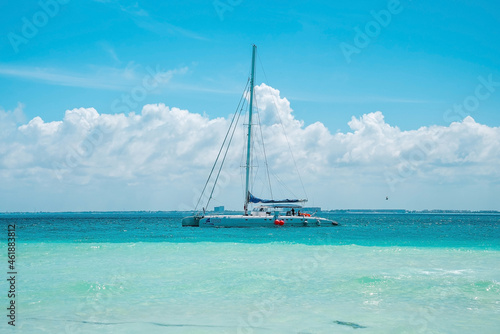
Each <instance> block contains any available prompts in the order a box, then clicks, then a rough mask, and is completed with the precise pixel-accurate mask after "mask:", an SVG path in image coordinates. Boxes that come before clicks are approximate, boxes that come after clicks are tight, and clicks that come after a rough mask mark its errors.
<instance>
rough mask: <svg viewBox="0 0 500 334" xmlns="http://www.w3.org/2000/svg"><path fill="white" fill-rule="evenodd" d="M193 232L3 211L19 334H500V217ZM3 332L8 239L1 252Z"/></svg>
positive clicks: (344, 219)
mask: <svg viewBox="0 0 500 334" xmlns="http://www.w3.org/2000/svg"><path fill="white" fill-rule="evenodd" d="M323 216H324V217H326V218H332V219H334V220H336V221H338V222H339V223H340V224H341V225H340V226H337V227H325V228H322V227H320V228H282V227H276V228H270V229H267V228H256V229H199V228H185V227H184V228H183V227H181V226H180V218H181V216H177V215H175V214H173V213H80V214H70V213H66V214H11V215H8V214H2V215H0V223H1V226H2V231H3V233H4V235H5V237H3V240H6V238H7V226H8V225H9V224H15V225H16V234H17V239H16V271H17V275H16V305H17V308H16V327H15V329H14V330H15V331H16V332H19V333H139V332H141V333H142V332H148V333H351V332H353V331H354V332H356V333H498V332H499V328H500V215H473V214H467V215H458V214H455V215H445V214H443V215H431V214H336V215H331V214H323ZM0 252H1V255H0V258H1V259H2V260H3V261H2V262H1V263H3V264H4V265H3V267H4V269H3V270H2V271H1V272H2V275H4V276H5V278H2V285H1V286H0V289H1V291H0V295H1V296H2V297H1V298H0V302H1V305H2V309H3V310H5V311H4V314H2V318H3V319H4V320H3V321H2V323H0V331H1V332H4V331H6V330H9V329H10V330H12V328H11V326H9V325H8V324H7V321H8V318H7V317H6V315H7V310H6V307H7V306H8V303H9V298H7V291H8V289H9V287H8V284H7V283H8V282H7V281H6V279H7V278H8V275H7V271H8V263H7V260H8V259H7V253H8V248H7V243H6V242H3V243H2V245H1V248H0Z"/></svg>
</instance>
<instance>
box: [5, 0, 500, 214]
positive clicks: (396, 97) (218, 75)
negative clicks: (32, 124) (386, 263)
mask: <svg viewBox="0 0 500 334" xmlns="http://www.w3.org/2000/svg"><path fill="white" fill-rule="evenodd" d="M0 13H1V14H0V16H1V20H0V30H1V31H2V39H1V40H0V111H3V113H4V114H5V115H8V117H10V118H12V117H14V116H15V117H14V118H15V120H14V121H13V122H14V123H15V124H16V126H17V128H19V126H22V125H23V124H24V125H25V124H27V123H28V122H29V121H30V120H33V119H34V118H35V117H40V118H41V119H42V120H43V121H44V122H45V124H49V123H50V122H60V121H63V119H65V115H66V113H67V111H68V110H73V109H78V108H94V109H95V110H96V111H97V112H98V113H99V114H101V115H117V114H124V115H128V114H129V113H130V112H134V113H135V114H141V110H142V108H143V107H144V106H145V105H149V104H158V103H163V104H165V105H166V106H169V107H171V108H172V107H177V108H180V109H183V110H188V111H189V113H193V114H199V115H204V116H205V117H207V119H212V120H214V119H216V118H218V117H222V118H227V117H228V115H229V114H231V113H232V112H234V109H235V107H236V104H237V102H238V99H239V96H240V94H241V91H242V89H243V87H244V85H245V80H246V77H247V75H248V72H249V61H250V51H251V45H252V44H256V45H257V46H258V54H259V62H258V69H257V71H258V80H257V84H261V83H263V82H265V83H266V84H267V85H269V86H271V87H273V88H274V89H277V90H279V96H280V97H281V98H286V99H287V100H288V101H289V102H290V105H291V109H293V116H294V118H295V119H296V120H299V121H302V122H303V124H302V126H303V127H304V128H306V127H307V126H309V125H313V124H315V122H321V123H322V124H323V125H324V126H325V127H326V128H327V129H328V131H329V133H330V134H332V135H334V134H347V133H349V132H354V130H353V129H352V127H351V126H350V125H349V124H348V123H349V122H351V121H352V119H353V117H354V118H355V119H363V115H369V114H370V115H375V114H374V113H375V112H377V111H380V112H381V113H382V115H383V122H385V124H388V125H390V126H391V127H393V128H397V129H398V130H400V131H403V132H411V131H417V130H418V129H421V128H422V127H427V128H431V127H433V126H438V127H443V129H445V128H446V129H448V127H450V125H451V123H452V122H460V121H462V120H463V119H464V118H465V117H466V116H468V115H469V116H471V117H472V118H473V120H474V121H475V122H476V123H477V124H480V125H484V126H486V127H488V128H493V129H494V128H497V127H499V126H500V113H499V106H500V71H499V69H500V34H499V32H500V31H499V26H500V25H499V23H500V4H498V3H497V2H493V1H443V2H434V1H416V0H413V1H403V0H402V1H355V2H340V1H334V2H331V1H308V2H304V1H287V2H281V1H279V2H278V1H276V2H272V1H271V2H270V1H266V2H264V1H257V0H253V1H247V0H242V1H238V0H232V1H229V0H220V1H211V0H208V1H181V2H157V1H113V0H99V1H97V0H96V1H77V0H73V1H67V0H64V1H63V0H60V1H57V0H49V1H47V0H42V1H24V2H23V5H22V6H19V5H18V4H17V3H14V2H8V3H6V2H3V3H2V4H1V5H0ZM370 29H371V30H370ZM363 35H364V37H363ZM346 45H347V46H346ZM346 47H348V48H349V49H347V50H351V51H352V50H353V48H354V49H356V50H357V51H356V52H354V53H349V52H347V54H346V51H345V50H346ZM261 66H262V67H263V69H264V71H265V75H264V72H263V71H262V70H261ZM151 73H162V75H163V78H164V80H163V81H162V82H161V84H159V85H155V87H154V88H151V89H149V88H148V89H146V90H144V89H143V90H140V89H141V87H142V88H144V80H147V78H149V76H150V75H151ZM134 92H135V93H136V94H139V92H141V94H142V95H136V98H135V99H133V101H132V103H128V104H127V103H125V99H126V98H125V96H127V95H128V96H130V95H131V94H133V93H134ZM144 92H145V93H144ZM263 94H264V93H263ZM269 94H271V93H269ZM478 94H479V95H478ZM457 110H461V111H457ZM5 117H7V116H5ZM5 117H4V120H3V122H4V126H6V125H5V124H7V123H8V122H7V120H6V119H7V118H5ZM374 117H375V116H374ZM375 119H377V120H378V121H380V119H378V118H377V117H375ZM378 121H377V122H378ZM54 124H55V123H54ZM377 124H382V123H380V122H379V123H377ZM12 131H14V130H12ZM5 133H7V132H5ZM9 133H10V132H9ZM12 136H13V137H9V138H7V137H6V138H7V139H5V140H6V142H7V143H10V144H12V145H13V143H18V140H19V137H15V136H14V135H12ZM16 138H17V139H16ZM25 139H26V138H25ZM23 140H24V139H23ZM26 140H28V139H26ZM75 145H78V144H75ZM398 152H399V151H398ZM351 153H352V152H351ZM468 153H469V154H470V153H472V152H468ZM2 154H4V157H6V156H7V155H6V154H7V153H5V150H4V152H3V153H2ZM395 154H396V153H395ZM397 154H400V153H397ZM485 154H486V155H488V154H490V155H493V156H495V155H494V154H493V153H492V152H491V151H490V152H489V153H488V152H486V153H485ZM5 159H7V158H5ZM131 159H133V157H131ZM339 159H340V158H339ZM30 161H31V160H30ZM338 161H340V160H338ZM338 161H337V162H338ZM187 163H189V162H187ZM481 163H484V161H482V162H481ZM482 166H483V167H484V165H482ZM337 167H338V166H337ZM5 168H6V167H5ZM419 171H421V170H420V169H419ZM476 172H477V171H475V170H471V171H470V173H471V174H470V175H473V174H475V173H476ZM27 173H28V172H27ZM30 173H35V172H33V171H31V172H30ZM415 174H418V173H415ZM5 175H9V176H8V177H9V182H10V181H12V182H14V181H15V177H19V178H20V179H19V180H21V179H22V180H25V179H26V175H24V176H19V175H18V176H12V175H11V174H5ZM30 175H31V174H30ZM92 175H93V174H92ZM325 175H326V174H325ZM107 176H108V177H109V175H107ZM4 177H7V176H4ZM353 177H354V176H353ZM497 177H498V176H497V175H496V174H494V175H493V174H485V179H484V180H482V181H481V182H485V184H486V186H484V187H482V188H481V187H480V188H479V189H483V190H484V189H486V188H487V190H485V191H483V193H484V194H488V196H490V195H491V194H495V195H498V182H499V180H498V178H497ZM12 178H14V179H12ZM90 179H91V181H89V182H87V183H85V184H84V185H83V186H81V187H80V188H78V189H80V190H81V189H83V188H85V187H90V188H88V189H87V188H85V189H87V190H88V193H91V192H92V191H91V190H90V189H91V187H93V186H94V187H99V184H100V183H99V182H100V181H99V182H98V181H96V180H95V179H94V178H92V177H91V178H90ZM19 180H18V181H19ZM353 180H354V179H353ZM462 180H464V179H462ZM59 181H60V180H59ZM135 181H137V180H135ZM135 181H134V182H135ZM476 181H477V180H476ZM23 182H24V181H23ZM26 182H27V183H26V184H25V186H26V189H31V188H30V187H34V188H36V189H37V190H36V191H35V192H38V193H39V195H38V196H39V197H37V198H38V199H35V198H33V201H34V202H36V201H38V200H41V199H40V198H41V197H43V196H42V194H44V193H46V191H45V190H42V189H41V188H40V189H39V188H38V183H33V184H30V183H29V182H28V181H26ZM33 182H35V181H33ZM137 182H139V181H137ZM450 182H451V183H452V184H453V187H460V182H459V181H453V182H452V181H450ZM463 182H465V181H463ZM467 182H470V184H471V185H472V184H474V185H475V186H477V185H478V184H480V182H479V181H478V182H479V183H478V182H475V181H474V180H473V179H471V180H469V181H467ZM6 183H8V182H4V184H6ZM70 183H71V182H70ZM132 183H133V182H132ZM139 183H140V182H139ZM382 183H383V182H382ZM386 183H387V182H386ZM58 184H59V183H58ZM332 186H336V185H335V184H332ZM371 186H373V187H375V189H376V190H374V193H376V192H379V193H381V194H382V193H384V198H385V193H390V190H388V189H387V184H385V185H382V184H379V185H370V187H371ZM75 187H76V186H75ZM117 187H118V188H117V189H121V190H123V191H124V192H127V191H128V190H124V189H122V188H119V186H118V185H117ZM384 187H385V188H384ZM453 187H452V186H449V187H448V188H447V187H446V186H443V187H440V188H439V192H443V194H446V193H447V191H446V189H449V192H453V191H452V190H451V189H454V188H453ZM485 187H486V188H485ZM68 189H69V190H68V191H71V190H74V189H76V188H71V187H70V188H68ZM432 189H433V188H432V187H431V188H425V189H424V188H422V189H420V190H418V191H416V190H415V191H416V193H419V192H421V193H424V192H428V191H433V190H432ZM470 189H471V190H470V191H473V190H472V188H470ZM474 189H476V188H474ZM350 191H352V189H351V190H350ZM412 191H413V190H412ZM474 191H477V189H476V190H474ZM22 194H23V191H22V190H19V198H16V199H12V201H13V202H12V203H13V204H12V205H11V207H12V208H16V210H17V209H19V210H23V209H25V210H32V209H33V207H32V206H35V207H37V208H41V209H47V210H64V209H94V208H95V209H116V208H118V209H123V208H122V207H115V206H113V205H111V204H110V205H108V206H106V205H104V206H100V205H95V203H94V202H92V201H91V200H90V199H89V201H88V205H81V206H73V205H72V204H71V203H70V204H65V205H61V206H58V205H54V201H55V200H54V201H52V202H50V203H48V202H46V201H42V202H43V203H45V204H39V205H31V204H30V205H22V204H20V203H21V202H22V200H21V199H20V198H21V197H22ZM33 196H35V195H33ZM54 196H55V197H53V198H54V199H55V198H56V197H57V196H56V195H54ZM103 196H104V195H103ZM352 196H353V198H356V194H355V193H353V194H352ZM484 196H485V198H487V197H488V196H487V195H484ZM48 198H49V200H47V201H50V198H52V197H50V196H48ZM481 198H482V197H481ZM481 201H482V200H481ZM14 202H15V203H14ZM131 203H135V204H137V205H136V206H134V209H140V208H141V207H145V206H148V205H147V204H146V201H144V202H141V200H139V199H136V200H135V202H133V201H132V202H131ZM341 203H343V204H342V205H343V206H344V207H345V206H350V204H349V202H345V204H344V202H341ZM409 203H412V201H411V199H410V198H407V199H406V200H405V201H403V202H401V203H394V205H395V206H396V207H398V208H400V207H404V208H413V207H414V208H426V206H428V204H425V203H423V202H421V203H420V204H418V205H414V206H413V207H412V205H411V204H409ZM433 203H434V202H433ZM454 203H455V202H452V203H447V202H446V201H445V202H443V203H442V205H439V203H438V205H437V206H440V208H461V207H462V204H456V203H455V204H454ZM460 203H462V202H460ZM321 204H322V205H324V206H328V205H329V204H328V203H327V202H321ZM382 204H383V205H387V204H386V203H381V204H380V205H382ZM391 204H392V203H391ZM429 204H432V203H429ZM141 205H142V206H141ZM339 205H340V204H339ZM377 205H378V204H376V203H374V202H371V200H370V198H366V199H364V200H361V201H357V202H354V203H353V204H352V206H354V207H366V208H371V207H374V206H375V207H376V206H377ZM466 205H467V202H466V201H465V202H463V206H466ZM495 205H496V204H494V203H493V201H491V202H488V203H487V204H484V205H483V206H481V205H480V204H477V205H472V207H473V208H481V209H488V208H493V207H495V208H496V209H500V208H499V207H498V206H495ZM330 206H331V207H333V208H336V207H337V206H338V205H333V204H332V205H330ZM124 208H127V207H124ZM153 208H158V209H161V205H160V204H158V205H156V206H153ZM464 208H467V207H464ZM8 209H9V207H6V208H2V207H0V210H8ZM164 209H173V208H172V207H165V208H164ZM174 209H175V208H174Z"/></svg>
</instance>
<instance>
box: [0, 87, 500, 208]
mask: <svg viewBox="0 0 500 334" xmlns="http://www.w3.org/2000/svg"><path fill="white" fill-rule="evenodd" d="M256 100H257V101H258V102H257V107H258V109H259V112H258V120H259V121H260V123H261V124H262V136H263V138H261V139H259V140H258V141H256V142H255V144H254V153H256V155H259V153H262V151H263V148H262V145H261V142H262V141H263V142H264V143H265V151H266V154H267V163H268V165H269V169H270V171H271V174H275V175H277V176H278V177H279V178H280V182H279V183H282V184H286V185H288V188H290V189H292V190H293V191H296V190H299V191H300V189H301V187H300V182H299V179H298V178H297V176H296V174H294V173H292V171H293V170H294V166H295V165H297V167H298V169H299V171H300V173H301V176H302V181H303V183H304V185H305V188H306V190H307V191H308V193H309V194H310V195H311V197H312V198H313V202H312V203H310V204H315V205H321V206H323V207H324V208H342V207H351V208H352V207H360V208H361V207H366V208H372V207H381V205H388V204H386V203H385V202H378V201H379V199H380V198H382V196H383V197H384V199H385V195H390V197H391V200H392V198H394V197H395V198H396V199H394V202H391V205H393V206H391V207H392V208H408V209H413V208H417V209H419V208H423V207H426V206H428V205H431V204H432V203H435V202H434V200H435V199H436V198H441V199H443V198H446V196H449V200H442V202H441V204H439V202H438V203H437V204H436V205H438V206H439V205H441V207H442V208H460V207H461V206H464V205H465V206H466V205H467V203H469V204H470V207H463V208H465V209H468V208H471V209H488V208H489V209H499V207H498V205H497V204H494V200H493V199H491V196H497V198H498V195H499V184H500V182H499V181H500V172H499V170H498V166H499V165H500V128H496V127H489V126H486V125H482V124H479V123H477V122H475V121H474V119H472V118H471V117H467V118H465V119H464V120H463V121H461V122H455V123H452V124H451V125H449V126H435V125H434V126H429V127H422V128H419V129H416V130H411V131H402V130H400V129H399V128H398V127H397V126H393V125H390V124H387V123H386V122H385V120H384V116H383V114H382V112H380V111H377V112H369V113H367V114H364V115H362V116H361V117H359V118H356V117H352V119H351V120H350V121H349V122H348V125H349V126H350V129H351V130H350V131H348V132H346V133H332V132H330V130H329V129H328V128H327V127H325V126H324V125H323V124H322V123H321V122H316V123H314V124H310V125H307V126H306V125H305V124H304V122H302V121H301V120H298V119H296V118H295V117H294V114H293V110H292V108H291V105H290V102H289V101H288V100H287V99H286V98H283V97H281V96H280V92H279V91H278V90H276V89H274V88H272V87H269V86H267V85H265V84H262V85H260V86H257V87H256ZM22 108H23V106H22V105H19V106H18V107H17V108H16V109H15V110H14V111H5V110H0V129H1V134H0V180H1V184H2V185H1V186H0V190H1V191H2V195H1V199H2V205H1V207H0V210H1V211H14V210H33V209H39V210H141V209H144V210H172V209H188V208H192V207H193V206H194V204H195V203H196V199H197V195H198V194H199V191H200V189H201V188H202V186H203V184H204V182H205V180H206V177H207V176H208V172H209V171H210V168H211V166H212V163H213V161H214V159H215V157H216V155H217V152H218V150H219V146H220V144H221V143H222V141H223V139H224V136H225V134H226V131H227V128H228V126H229V123H230V116H228V117H227V118H215V119H211V118H209V117H208V116H204V115H200V114H197V113H192V112H189V111H188V110H183V109H180V108H176V107H168V106H166V105H164V104H152V105H145V106H144V107H143V108H142V111H141V112H140V113H137V114H136V113H128V114H123V113H118V114H100V113H99V112H98V111H97V110H95V109H94V108H78V109H73V110H67V111H66V113H65V116H64V118H63V119H62V120H60V121H57V122H45V121H44V120H43V119H42V118H40V117H35V118H33V119H32V120H30V121H28V122H26V121H25V119H24V116H23V113H22ZM256 117H257V116H256ZM257 135H258V136H257ZM256 137H260V131H259V132H256ZM244 141H245V136H244V126H239V127H238V128H237V133H236V135H235V137H234V145H233V147H232V149H231V150H230V151H229V154H228V158H227V161H228V162H227V165H228V167H229V168H230V169H232V170H228V171H227V172H226V173H225V174H223V177H222V178H221V183H222V184H223V186H222V187H219V189H218V190H217V192H216V196H215V197H216V202H214V203H213V204H222V205H224V204H226V205H227V206H229V207H231V208H234V209H240V207H241V199H242V197H243V195H242V189H241V178H240V172H239V167H240V166H241V164H242V156H243V147H244V146H245V145H244ZM290 151H292V152H293V157H294V159H292V158H291V155H290ZM255 162H256V163H258V164H259V168H258V169H259V173H261V172H262V171H264V170H265V161H264V160H263V159H262V158H261V159H259V160H258V161H257V160H256V161H255ZM225 170H227V168H226V169H225ZM258 187H262V188H263V186H258V183H256V190H258V189H260V188H258ZM257 188H258V189H257ZM457 189H462V190H463V191H474V192H475V194H474V197H477V200H472V202H471V201H467V200H463V201H460V202H457V201H459V197H458V195H457V194H461V193H460V191H458V192H457ZM477 192H480V193H479V194H478V193H477ZM429 193H431V195H429ZM256 195H258V194H256ZM275 196H279V195H278V193H275ZM424 196H427V197H429V200H428V201H426V200H425V198H427V197H424ZM397 198H399V201H398V200H397ZM417 203H418V204H417ZM471 203H472V204H471ZM394 205H395V206H394ZM495 205H497V206H496V207H495Z"/></svg>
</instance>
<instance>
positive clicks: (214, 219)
mask: <svg viewBox="0 0 500 334" xmlns="http://www.w3.org/2000/svg"><path fill="white" fill-rule="evenodd" d="M276 220H278V221H282V222H283V224H282V225H277V224H276V223H275V222H276ZM196 223H197V224H196ZM336 225H338V223H337V222H335V221H332V220H328V219H325V218H317V217H299V216H279V217H278V218H277V219H275V218H274V217H273V216H266V217H262V216H243V215H241V216H236V215H230V216H229V215H228V216H205V217H203V218H200V217H186V218H184V219H183V220H182V226H199V227H280V228H281V227H285V226H290V227H327V226H328V227H329V226H336Z"/></svg>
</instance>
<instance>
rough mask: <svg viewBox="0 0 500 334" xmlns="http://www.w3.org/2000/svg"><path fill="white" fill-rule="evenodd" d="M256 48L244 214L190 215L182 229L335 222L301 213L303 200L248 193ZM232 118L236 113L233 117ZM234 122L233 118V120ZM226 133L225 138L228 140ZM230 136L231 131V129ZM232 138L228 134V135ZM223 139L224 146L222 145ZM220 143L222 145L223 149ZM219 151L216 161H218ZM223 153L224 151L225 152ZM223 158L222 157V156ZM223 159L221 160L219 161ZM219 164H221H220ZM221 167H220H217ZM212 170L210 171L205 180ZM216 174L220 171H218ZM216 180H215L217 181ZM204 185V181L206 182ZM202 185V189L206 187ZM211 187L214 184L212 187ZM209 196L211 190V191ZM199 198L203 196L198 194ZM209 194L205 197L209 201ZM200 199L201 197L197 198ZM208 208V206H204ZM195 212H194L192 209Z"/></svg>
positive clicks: (306, 224)
mask: <svg viewBox="0 0 500 334" xmlns="http://www.w3.org/2000/svg"><path fill="white" fill-rule="evenodd" d="M256 49H257V47H256V46H255V45H253V47H252V68H251V73H250V83H249V95H250V96H249V107H248V132H247V147H246V164H245V172H246V173H245V202H244V206H243V209H244V214H240V215H224V214H222V215H205V209H203V212H199V213H196V214H194V215H193V216H189V217H185V218H183V219H182V226H199V227H275V226H277V227H280V226H294V227H307V226H335V225H338V224H337V222H335V221H332V220H328V219H325V218H320V217H315V216H314V214H312V215H311V214H307V213H302V214H300V210H301V208H302V207H303V203H305V202H307V200H305V199H284V200H272V199H271V200H267V199H260V198H257V197H255V196H253V195H252V194H251V192H250V172H251V152H252V150H251V148H252V112H253V110H252V109H253V102H254V77H255V52H256ZM235 115H236V114H235ZM233 121H234V118H233ZM230 132H231V127H230V130H229V131H228V134H226V139H227V138H228V135H229V133H230ZM233 134H234V130H233ZM231 137H232V135H231ZM226 139H225V140H224V143H225V142H226ZM224 143H223V146H224ZM221 152H222V148H221V151H219V155H218V156H217V159H216V164H217V160H218V159H219V157H220V155H221ZM226 153H227V149H226ZM224 157H225V156H224ZM223 160H224V159H223ZM222 163H223V162H222ZM220 168H222V164H221V166H220ZM214 169H215V164H214V167H213V168H212V172H211V173H210V176H209V179H210V178H211V176H212V173H213V171H214ZM219 174H220V169H219ZM217 179H218V177H217V178H216V182H217ZM207 184H208V180H207ZM207 184H205V189H206V187H207ZM214 187H215V184H214ZM205 189H204V191H205ZM212 193H213V189H212ZM202 195H203V194H202ZM211 197H212V194H211V195H210V197H209V201H210V199H211ZM200 200H201V197H200ZM198 203H199V201H198ZM250 204H259V205H258V206H257V207H255V208H253V209H252V210H249V205H250ZM207 206H208V203H207ZM195 210H196V209H195Z"/></svg>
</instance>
